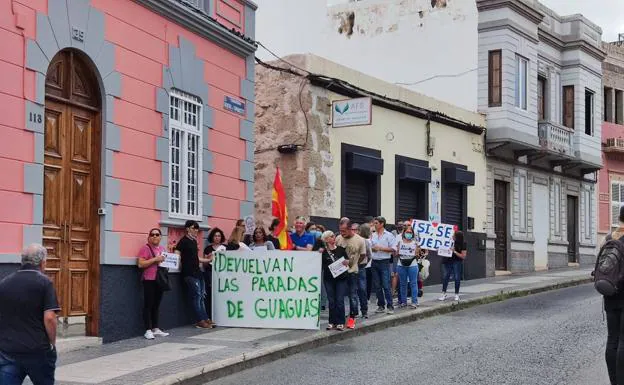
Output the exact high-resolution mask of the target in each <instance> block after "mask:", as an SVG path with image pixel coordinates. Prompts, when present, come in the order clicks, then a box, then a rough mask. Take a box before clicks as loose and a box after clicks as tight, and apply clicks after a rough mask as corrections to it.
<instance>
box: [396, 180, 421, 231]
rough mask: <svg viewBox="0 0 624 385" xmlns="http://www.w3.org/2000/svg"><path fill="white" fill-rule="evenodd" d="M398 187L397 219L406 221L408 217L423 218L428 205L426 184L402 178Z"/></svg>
mask: <svg viewBox="0 0 624 385" xmlns="http://www.w3.org/2000/svg"><path fill="white" fill-rule="evenodd" d="M398 188H399V191H398V193H399V197H398V205H397V212H396V215H395V216H396V219H397V220H401V221H404V220H406V219H408V218H421V217H422V213H423V209H424V205H426V201H425V197H424V191H423V190H424V189H425V187H424V184H423V183H416V182H410V181H405V180H402V181H400V182H399V186H398Z"/></svg>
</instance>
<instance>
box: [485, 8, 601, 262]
mask: <svg viewBox="0 0 624 385" xmlns="http://www.w3.org/2000/svg"><path fill="white" fill-rule="evenodd" d="M476 3H477V8H478V11H479V24H478V26H479V27H478V30H479V72H478V77H479V86H478V96H479V103H478V104H479V111H480V112H483V113H485V114H487V137H486V149H487V154H488V175H487V181H488V182H487V194H488V205H487V223H486V224H485V226H484V227H485V228H486V229H487V235H488V241H487V252H488V258H487V260H488V273H489V274H493V273H494V272H495V270H496V271H511V272H522V271H533V270H543V269H548V268H558V267H564V266H568V265H576V264H590V263H593V261H594V258H595V249H596V209H597V204H596V187H595V183H596V182H595V181H596V171H597V170H599V169H600V168H601V166H602V158H601V120H602V119H601V111H602V109H601V106H602V101H601V99H602V84H601V78H602V67H601V65H602V60H603V59H604V57H605V53H604V51H603V50H602V47H601V35H602V30H601V29H600V27H598V26H597V25H595V24H594V23H592V22H591V21H589V20H587V19H586V18H585V17H583V16H582V15H578V14H576V15H571V16H559V15H557V14H556V13H555V12H553V11H552V10H550V9H548V8H546V7H545V6H544V5H542V4H541V3H539V2H538V1H536V0H477V2H476Z"/></svg>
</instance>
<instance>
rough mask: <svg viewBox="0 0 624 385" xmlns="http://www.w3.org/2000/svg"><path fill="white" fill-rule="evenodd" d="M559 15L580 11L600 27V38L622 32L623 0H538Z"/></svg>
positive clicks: (614, 37)
mask: <svg viewBox="0 0 624 385" xmlns="http://www.w3.org/2000/svg"><path fill="white" fill-rule="evenodd" d="M539 1H540V2H541V3H542V4H544V5H545V6H547V7H548V8H550V9H552V10H553V11H555V12H557V13H558V14H559V15H570V14H574V13H580V14H582V15H583V16H585V17H586V18H588V19H589V20H591V21H592V22H594V23H596V24H598V25H599V26H600V27H601V28H602V40H603V41H607V42H611V41H616V40H617V39H618V33H624V0H539Z"/></svg>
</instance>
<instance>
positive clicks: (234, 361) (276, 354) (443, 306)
mask: <svg viewBox="0 0 624 385" xmlns="http://www.w3.org/2000/svg"><path fill="white" fill-rule="evenodd" d="M592 281H593V279H592V278H591V277H587V278H585V277H581V278H572V279H569V280H567V281H562V282H558V283H550V284H546V285H538V286H535V287H529V288H524V289H516V290H514V289H508V290H505V289H503V290H501V291H500V292H498V293H495V294H489V295H485V296H482V297H479V298H473V299H466V300H461V301H460V302H452V303H450V302H445V303H440V304H437V305H433V306H430V307H427V308H420V309H416V310H408V311H402V312H400V313H398V314H394V315H388V316H385V317H383V318H379V319H374V320H370V321H366V322H363V323H361V324H360V326H358V327H357V328H356V329H354V330H347V331H344V332H340V333H337V332H335V331H334V332H332V331H323V332H320V333H319V334H315V335H312V336H309V337H305V338H302V339H300V340H297V341H291V342H287V343H282V344H278V345H274V346H271V347H269V348H266V349H262V350H258V351H254V352H251V353H249V354H242V355H240V356H237V357H232V358H228V359H225V360H221V361H217V362H214V363H210V364H206V365H203V366H200V367H197V368H193V369H189V370H186V371H183V372H180V373H176V374H172V375H170V376H166V377H163V378H160V379H158V380H155V381H152V382H149V383H147V384H146V385H174V384H177V385H182V384H183V385H201V384H204V383H206V382H209V381H214V380H216V379H218V378H222V377H225V376H229V375H232V374H234V373H238V372H241V371H243V370H247V369H251V368H253V367H256V366H260V365H264V364H267V363H269V362H273V361H276V360H279V359H281V358H285V357H290V356H292V355H294V354H297V353H301V352H304V351H308V350H311V349H315V348H318V347H321V346H325V345H329V344H333V343H336V342H340V341H344V340H346V339H349V338H354V337H358V336H362V335H365V334H368V333H372V332H376V331H379V330H383V329H387V328H390V327H393V326H399V325H403V324H406V323H410V322H414V321H418V320H421V319H425V318H430V317H435V316H438V315H443V314H448V313H452V312H456V311H460V310H466V309H469V308H472V307H475V306H479V305H485V304H489V303H494V302H501V301H505V300H508V299H512V298H519V297H525V296H529V295H533V294H538V293H543V292H546V291H551V290H558V289H564V288H567V287H572V286H579V285H584V284H587V283H591V282H592Z"/></svg>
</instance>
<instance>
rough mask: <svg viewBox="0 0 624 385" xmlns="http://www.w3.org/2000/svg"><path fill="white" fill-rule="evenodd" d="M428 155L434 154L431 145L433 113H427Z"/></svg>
mask: <svg viewBox="0 0 624 385" xmlns="http://www.w3.org/2000/svg"><path fill="white" fill-rule="evenodd" d="M426 126H427V156H429V157H432V156H433V147H432V146H431V114H430V113H427V124H426Z"/></svg>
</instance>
